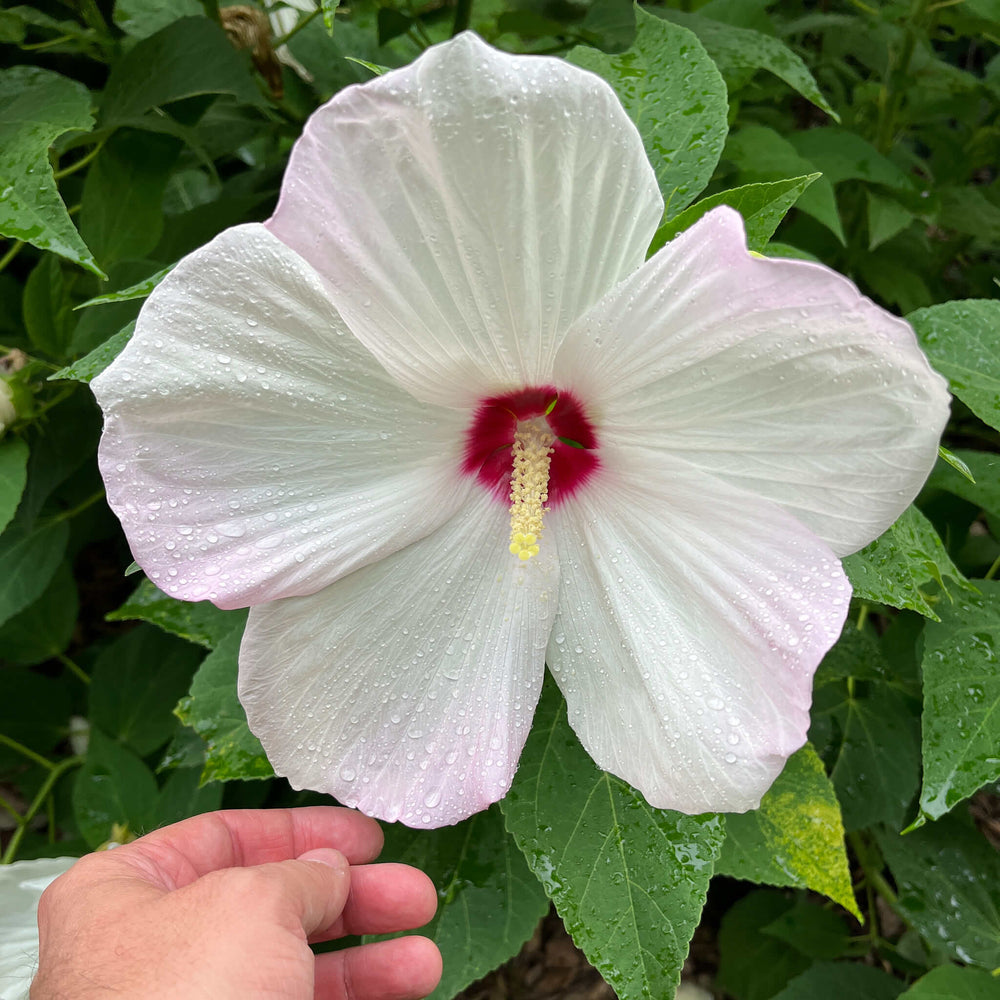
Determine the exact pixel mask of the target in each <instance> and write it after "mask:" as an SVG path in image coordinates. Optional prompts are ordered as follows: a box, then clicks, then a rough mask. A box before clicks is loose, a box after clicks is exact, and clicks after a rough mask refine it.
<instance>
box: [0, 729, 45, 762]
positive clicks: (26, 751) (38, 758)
mask: <svg viewBox="0 0 1000 1000" xmlns="http://www.w3.org/2000/svg"><path fill="white" fill-rule="evenodd" d="M0 743H2V744H3V745H4V746H6V747H10V749H11V750H15V751H16V752H17V753H19V754H21V755H22V756H23V757H27V758H28V760H30V761H34V763H36V764H40V765H41V766H42V767H44V768H46V770H49V771H51V770H52V769H53V768H54V767H55V766H56V765H55V764H53V763H52V761H50V760H47V759H46V758H45V757H43V756H42V755H41V754H40V753H35V751H34V750H32V749H31V748H30V747H26V746H25V745H24V744H23V743H18V742H17V740H12V739H11V738H10V737H9V736H6V735H4V734H3V733H0Z"/></svg>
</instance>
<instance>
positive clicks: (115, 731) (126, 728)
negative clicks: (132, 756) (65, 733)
mask: <svg viewBox="0 0 1000 1000" xmlns="http://www.w3.org/2000/svg"><path fill="white" fill-rule="evenodd" d="M203 655H204V653H203V651H202V650H201V649H199V648H198V647H197V646H193V645H191V643H189V642H182V641H181V640H179V639H175V638H174V637H173V636H169V635H165V634H164V633H163V632H161V631H160V630H159V629H157V628H153V627H152V626H149V625H140V626H139V627H138V628H134V629H132V630H131V631H130V632H126V633H125V635H123V636H121V638H119V639H116V640H115V641H114V642H112V643H111V645H109V646H107V647H106V648H105V649H104V650H103V651H102V653H101V655H100V656H99V657H98V658H97V663H96V664H95V665H94V672H93V674H92V676H91V680H90V720H91V722H92V723H93V724H94V725H95V726H97V727H98V728H99V729H101V730H102V731H103V732H105V733H107V735H108V736H111V737H113V738H114V739H116V740H118V741H119V742H121V743H124V744H125V745H127V746H129V747H131V748H132V749H133V750H134V751H135V752H136V753H137V754H138V755H139V756H140V757H145V756H147V755H148V754H150V753H152V751H154V750H156V749H157V748H158V747H161V746H163V744H164V743H166V742H167V740H168V739H170V737H171V735H172V734H173V732H174V730H175V729H176V728H177V719H176V717H175V716H174V707H175V706H176V704H177V702H178V700H179V699H180V698H181V697H182V696H183V695H185V694H186V693H187V690H188V688H189V687H190V685H191V678H192V677H193V676H194V672H195V670H196V669H197V667H198V662H199V661H200V660H201V658H202V657H203Z"/></svg>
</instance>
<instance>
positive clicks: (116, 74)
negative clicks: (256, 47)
mask: <svg viewBox="0 0 1000 1000" xmlns="http://www.w3.org/2000/svg"><path fill="white" fill-rule="evenodd" d="M198 94H229V95H231V96H233V97H234V98H236V100H237V101H240V102H243V103H246V104H261V103H263V99H262V97H261V94H260V91H259V90H258V88H257V85H256V84H255V83H254V80H253V77H252V75H251V72H250V61H249V59H248V58H247V57H246V55H245V54H242V53H239V52H237V51H236V49H235V48H233V46H232V45H231V44H230V42H229V39H228V38H227V37H226V33H225V32H224V31H223V30H222V28H220V27H219V26H218V25H217V24H215V23H214V22H213V21H210V20H208V18H205V17H185V18H181V20H179V21H174V22H173V23H172V24H169V25H167V27H165V28H163V29H161V30H160V31H158V32H157V33H156V34H155V35H151V36H150V37H149V38H144V39H143V40H142V41H140V42H139V43H138V44H137V45H135V46H134V47H133V48H132V49H130V50H129V52H128V53H127V54H126V55H125V57H124V58H123V59H121V60H120V61H119V62H118V63H117V64H116V65H115V67H114V68H113V69H112V71H111V76H110V77H109V78H108V83H107V86H106V87H105V88H104V96H103V98H102V100H101V108H100V123H101V124H102V125H105V126H114V125H122V124H125V125H136V124H139V118H140V116H142V115H143V114H144V113H145V112H146V111H148V110H149V109H150V108H161V107H163V105H165V104H170V103H171V102H173V101H179V100H181V99H183V98H186V97H194V96H196V95H198Z"/></svg>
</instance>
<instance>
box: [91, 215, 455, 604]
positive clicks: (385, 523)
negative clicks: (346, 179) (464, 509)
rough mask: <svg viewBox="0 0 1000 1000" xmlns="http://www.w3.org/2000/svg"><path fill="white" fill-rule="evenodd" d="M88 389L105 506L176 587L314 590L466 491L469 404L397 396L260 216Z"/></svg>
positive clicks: (197, 591)
mask: <svg viewBox="0 0 1000 1000" xmlns="http://www.w3.org/2000/svg"><path fill="white" fill-rule="evenodd" d="M91 384H92V386H93V388H94V391H95V393H96V395H97V399H98V401H99V402H100V404H101V406H102V408H103V409H104V413H105V429H104V437H103V438H102V441H101V448H100V463H101V471H102V473H103V475H104V479H105V482H106V483H107V488H108V502H109V503H110V504H111V507H112V509H113V510H114V511H115V513H116V514H117V515H118V517H119V518H120V519H121V521H122V524H123V525H124V527H125V531H126V534H127V536H128V539H129V543H130V544H131V546H132V551H133V553H134V555H135V558H136V560H137V561H138V562H139V564H140V565H141V566H142V567H143V569H145V570H146V572H147V573H148V574H149V576H150V577H151V578H152V579H153V580H155V581H156V583H157V584H158V585H159V586H160V587H161V588H162V589H163V590H165V591H166V592H167V593H169V594H172V595H173V596H175V597H180V598H184V599H186V600H201V599H204V598H208V599H210V600H212V601H214V602H215V603H216V604H218V605H219V606H220V607H239V606H242V605H244V604H252V603H258V602H260V601H264V600H273V599H275V598H278V597H287V596H291V595H297V594H308V593H312V592H313V591H315V590H318V589H320V588H321V587H324V586H326V585H327V584H328V583H331V582H332V581H333V580H335V579H337V577H339V576H342V575H343V574H345V573H348V572H350V571H351V570H353V569H355V568H357V567H358V566H361V565H364V564H365V563H367V562H370V561H372V560H374V559H378V558H381V557H382V556H384V555H385V554H386V553H388V552H392V551H395V550H396V549H398V548H401V547H402V546H404V545H407V544H409V543H410V542H412V541H413V540H414V539H416V538H420V537H422V536H424V535H426V534H428V533H429V532H431V531H433V530H434V529H435V528H436V527H437V526H438V525H440V524H441V523H443V521H444V520H446V519H447V518H448V517H449V516H450V515H451V514H452V513H453V512H454V511H455V510H456V509H457V507H458V505H459V504H460V503H461V500H462V497H463V496H464V495H466V493H467V490H468V487H467V486H466V485H465V484H464V483H463V482H461V481H459V478H458V473H457V471H456V470H457V468H458V464H459V462H460V452H461V447H462V424H463V420H462V414H459V413H457V412H455V411H450V410H445V409H440V408H437V407H432V406H428V405H426V404H423V403H419V402H418V401H417V400H415V399H414V398H413V397H412V396H410V395H409V394H408V393H407V392H405V391H404V390H402V389H400V388H399V386H397V385H396V384H395V383H394V382H393V380H392V379H391V378H390V377H389V376H388V375H387V374H386V372H385V371H384V370H383V369H382V368H381V366H380V365H379V364H378V362H376V361H375V359H374V358H373V357H372V356H371V355H370V354H369V353H368V351H367V350H366V349H365V348H364V347H363V346H362V345H361V344H360V343H359V342H358V341H357V339H356V338H355V337H353V336H352V335H351V333H350V332H349V331H348V330H347V329H346V328H345V326H344V324H343V321H342V320H341V319H340V317H339V316H338V315H337V313H336V311H335V309H334V308H333V306H332V305H331V304H330V299H329V296H328V295H327V292H326V289H325V287H324V285H323V282H322V279H321V278H320V276H319V275H317V274H316V273H315V272H314V271H313V270H312V268H311V267H310V266H309V265H308V264H307V263H306V262H305V261H303V260H302V259H301V258H299V257H298V256H296V254H295V253H293V252H292V251H291V250H289V249H288V248H287V247H286V246H284V245H283V244H282V243H281V242H280V241H279V240H277V239H276V238H275V237H274V236H272V235H271V234H270V233H269V232H268V231H267V230H266V229H265V228H264V227H263V226H260V225H256V224H251V225H246V226H239V227H237V228H235V229H230V230H228V231H227V232H225V233H223V234H222V235H220V236H218V237H217V238H216V239H215V240H213V241H212V242H211V243H210V244H208V245H207V246H206V247H203V248H202V249H201V250H198V251H197V252H195V253H194V254H192V255H191V256H189V257H187V258H185V259H184V260H183V261H181V263H180V264H178V265H177V267H176V268H175V269H174V270H173V272H171V274H170V275H168V276H167V277H166V278H165V279H164V280H163V282H162V283H161V284H160V286H159V287H158V288H157V289H156V290H155V291H154V292H153V294H152V295H151V296H150V298H149V301H148V302H147V304H146V305H145V307H144V308H143V310H142V313H141V315H140V316H139V321H138V323H137V325H136V331H135V335H134V336H133V338H132V340H131V341H130V342H129V344H128V346H127V347H126V348H125V350H124V351H123V352H122V354H121V355H120V356H119V357H118V358H117V360H116V361H115V362H114V363H113V364H112V365H111V367H110V368H108V369H107V370H106V371H105V372H103V373H102V374H101V375H100V376H98V378H96V379H95V380H94V381H93V382H92V383H91Z"/></svg>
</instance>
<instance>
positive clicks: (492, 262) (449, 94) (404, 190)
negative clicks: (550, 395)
mask: <svg viewBox="0 0 1000 1000" xmlns="http://www.w3.org/2000/svg"><path fill="white" fill-rule="evenodd" d="M662 208H663V203H662V200H661V198H660V195H659V192H658V190H657V187H656V180H655V177H654V174H653V171H652V168H651V167H650V166H649V162H648V161H647V160H646V157H645V153H644V152H643V147H642V141H641V139H640V138H639V134H638V132H637V131H636V129H635V127H634V126H633V125H632V123H631V122H630V121H629V119H628V117H627V116H626V114H625V112H624V110H623V109H622V107H621V105H620V104H619V102H618V99H617V98H616V97H615V95H614V93H613V92H612V90H611V88H610V87H609V86H608V85H607V84H606V83H604V82H603V81H602V80H600V79H599V78H598V77H596V76H594V75H593V74H591V73H588V72H585V71H584V70H581V69H578V68H576V67H574V66H571V65H569V64H568V63H566V62H564V61H562V60H560V59H553V58H541V57H537V56H511V55H507V54H505V53H502V52H498V51H497V50H496V49H493V48H490V47H489V46H488V45H486V44H485V43H483V42H482V41H480V40H479V39H478V38H477V37H476V36H475V35H473V34H470V33H465V34H463V35H460V36H459V37H458V38H455V39H453V40H452V41H450V42H446V43H444V44H442V45H438V46H435V47H433V48H431V49H428V51H427V52H425V53H424V54H423V55H422V56H421V57H420V58H419V59H417V61H416V62H414V63H413V64H412V65H410V66H407V67H405V68H404V69H401V70H397V71H395V72H391V73H386V74H385V75H384V76H381V77H379V78H378V79H376V80H372V81H370V82H369V83H365V84H363V85H360V86H353V87H348V88H346V89H345V90H343V91H341V92H340V93H339V94H337V96H336V97H334V98H333V100H332V101H330V102H329V104H327V105H325V106H324V107H322V108H320V110H319V111H317V112H316V113H315V114H314V115H313V116H312V118H310V120H309V122H308V123H307V125H306V128H305V131H304V133H303V135H302V138H301V139H300V140H299V141H298V143H297V144H296V146H295V148H294V150H293V151H292V156H291V161H290V163H289V166H288V171H287V173H286V175H285V181H284V185H283V187H282V191H281V199H280V201H279V202H278V208H277V211H276V212H275V214H274V217H273V218H272V219H271V220H270V221H269V222H268V223H267V225H268V227H269V228H270V229H271V231H272V232H273V233H275V234H276V235H278V236H279V237H280V238H281V239H282V240H284V241H285V242H286V243H287V244H288V245H289V246H290V247H293V248H294V249H295V250H297V251H298V252H299V253H300V254H302V256H303V257H305V258H306V259H307V260H308V261H310V263H312V264H313V266H314V267H316V269H317V270H319V271H320V272H321V273H322V274H323V275H325V276H326V277H327V278H329V279H330V281H331V282H333V284H334V285H335V286H336V288H337V291H338V297H337V307H338V308H339V310H340V312H341V315H342V316H343V317H344V319H345V320H346V321H347V323H348V325H349V326H350V327H351V329H352V330H353V331H354V332H355V333H356V334H357V335H358V336H359V337H360V338H361V339H362V340H363V341H364V343H365V344H366V345H367V346H368V347H369V348H370V349H371V351H372V352H373V353H374V354H375V355H376V356H377V357H378V358H379V359H380V360H381V361H382V363H383V364H384V365H385V367H386V369H387V370H388V371H390V372H391V373H392V374H393V375H394V376H395V377H396V378H397V379H398V380H399V381H400V383H401V384H403V385H405V386H406V387H407V388H409V389H410V390H411V391H412V392H413V393H414V394H415V395H417V396H419V397H420V398H422V399H427V400H431V401H434V402H444V403H448V404H452V403H456V402H458V403H462V404H467V403H469V402H472V401H473V400H474V399H475V398H476V397H477V396H481V395H489V394H492V393H495V392H498V391H502V390H504V389H507V388H518V387H521V386H523V385H530V384H545V383H546V382H547V381H548V379H549V376H550V372H551V365H552V355H553V352H554V350H555V348H556V347H557V346H558V343H559V340H560V339H561V337H562V336H563V335H564V333H565V332H566V329H567V327H568V326H569V324H570V323H572V322H573V320H575V319H576V318H577V317H578V316H580V315H581V314H582V313H583V312H584V310H585V309H587V308H588V307H589V306H590V305H591V304H592V303H593V302H596V301H597V299H598V298H599V297H600V296H601V295H602V294H603V293H604V292H606V291H607V290H608V289H609V288H611V287H612V285H613V284H614V283H615V282H616V281H618V279H619V278H621V277H622V276H623V275H625V274H627V273H628V272H629V271H631V270H633V269H634V268H636V267H637V266H638V265H639V264H640V263H641V262H642V260H643V257H644V255H645V251H646V248H647V246H648V245H649V240H650V238H651V236H652V234H653V232H654V231H655V229H656V226H657V224H658V222H659V218H660V214H661V212H662Z"/></svg>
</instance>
